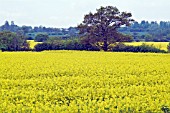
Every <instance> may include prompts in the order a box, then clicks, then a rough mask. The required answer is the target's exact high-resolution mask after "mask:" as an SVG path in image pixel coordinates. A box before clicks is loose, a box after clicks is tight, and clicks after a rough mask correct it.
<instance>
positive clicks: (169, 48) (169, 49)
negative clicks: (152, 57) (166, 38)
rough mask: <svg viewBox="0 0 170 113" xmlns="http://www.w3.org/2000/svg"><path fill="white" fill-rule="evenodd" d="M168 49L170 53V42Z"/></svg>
mask: <svg viewBox="0 0 170 113" xmlns="http://www.w3.org/2000/svg"><path fill="white" fill-rule="evenodd" d="M167 49H168V52H170V42H169V44H168V46H167Z"/></svg>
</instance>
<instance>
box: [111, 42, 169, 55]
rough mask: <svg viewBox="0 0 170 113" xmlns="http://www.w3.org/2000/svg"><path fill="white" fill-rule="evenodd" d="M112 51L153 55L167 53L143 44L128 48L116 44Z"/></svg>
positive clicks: (121, 44)
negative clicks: (150, 53) (151, 53)
mask: <svg viewBox="0 0 170 113" xmlns="http://www.w3.org/2000/svg"><path fill="white" fill-rule="evenodd" d="M112 51H116V52H153V53H166V51H164V50H160V49H158V48H156V47H154V46H153V45H146V44H142V45H141V46H126V45H125V44H123V43H118V44H116V45H115V46H114V47H113V48H112Z"/></svg>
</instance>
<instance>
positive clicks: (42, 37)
mask: <svg viewBox="0 0 170 113" xmlns="http://www.w3.org/2000/svg"><path fill="white" fill-rule="evenodd" d="M48 38H49V37H48V35H47V34H37V35H36V36H35V41H36V42H45V41H46V40H47V39H48Z"/></svg>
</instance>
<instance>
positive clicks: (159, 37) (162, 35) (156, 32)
mask: <svg viewBox="0 0 170 113" xmlns="http://www.w3.org/2000/svg"><path fill="white" fill-rule="evenodd" d="M119 31H120V32H123V33H127V34H131V35H132V37H133V38H134V41H146V42H152V41H153V42H170V22H164V21H160V23H158V22H156V21H152V22H148V21H145V20H143V21H141V22H140V23H139V22H134V23H133V24H132V25H131V26H129V27H122V28H120V29H119Z"/></svg>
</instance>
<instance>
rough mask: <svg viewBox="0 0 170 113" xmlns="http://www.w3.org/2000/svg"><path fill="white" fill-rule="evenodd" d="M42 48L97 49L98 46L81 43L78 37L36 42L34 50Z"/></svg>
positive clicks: (41, 49)
mask: <svg viewBox="0 0 170 113" xmlns="http://www.w3.org/2000/svg"><path fill="white" fill-rule="evenodd" d="M43 50H89V51H99V48H97V47H95V46H92V45H90V44H83V43H81V41H80V40H79V39H72V40H60V39H58V40H53V41H52V40H48V41H47V42H44V43H40V44H37V45H36V46H35V51H43Z"/></svg>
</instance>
